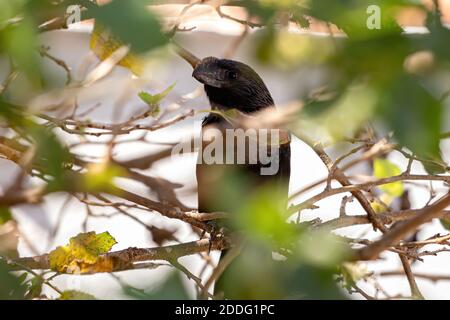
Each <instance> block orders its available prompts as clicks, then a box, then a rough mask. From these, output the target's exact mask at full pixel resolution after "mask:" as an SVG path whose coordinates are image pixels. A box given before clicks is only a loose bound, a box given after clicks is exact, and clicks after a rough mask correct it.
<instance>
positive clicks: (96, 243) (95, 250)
mask: <svg viewBox="0 0 450 320" xmlns="http://www.w3.org/2000/svg"><path fill="white" fill-rule="evenodd" d="M116 243H117V242H116V240H115V239H114V238H113V237H112V236H111V235H110V234H109V233H108V232H103V233H100V234H96V233H95V232H88V233H80V234H78V235H77V236H76V237H73V238H71V239H70V241H69V244H68V245H65V246H60V247H58V248H56V249H55V250H53V251H52V252H50V254H49V261H50V267H51V269H53V270H56V271H58V272H63V273H77V272H79V273H84V271H85V269H89V266H91V265H95V264H96V263H97V262H98V261H99V256H100V255H102V254H105V253H107V252H109V250H111V248H112V246H113V245H115V244H116ZM111 268H112V266H109V265H108V266H107V267H106V268H105V270H104V271H110V269H111ZM106 269H108V270H106ZM98 271H100V270H98Z"/></svg>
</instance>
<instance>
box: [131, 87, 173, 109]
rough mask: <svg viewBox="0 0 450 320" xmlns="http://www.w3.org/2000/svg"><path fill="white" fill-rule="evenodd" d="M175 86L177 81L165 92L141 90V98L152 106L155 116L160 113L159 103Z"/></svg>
mask: <svg viewBox="0 0 450 320" xmlns="http://www.w3.org/2000/svg"><path fill="white" fill-rule="evenodd" d="M174 87H175V83H174V84H172V85H171V86H170V87H168V88H167V89H165V90H164V91H163V92H160V93H157V94H150V93H148V92H145V91H142V92H139V98H141V100H142V101H144V102H145V103H146V104H147V105H148V106H149V107H150V113H151V115H152V116H153V117H155V116H157V115H158V114H159V111H160V110H159V104H160V102H161V101H162V100H163V99H164V98H165V97H166V96H167V95H168V94H169V93H170V92H171V91H172V89H173V88H174Z"/></svg>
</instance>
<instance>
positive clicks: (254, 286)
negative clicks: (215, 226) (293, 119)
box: [217, 175, 348, 299]
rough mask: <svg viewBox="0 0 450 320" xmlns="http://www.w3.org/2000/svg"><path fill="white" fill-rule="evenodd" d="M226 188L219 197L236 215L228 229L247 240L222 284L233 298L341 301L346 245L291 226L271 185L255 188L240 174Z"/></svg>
mask: <svg viewBox="0 0 450 320" xmlns="http://www.w3.org/2000/svg"><path fill="white" fill-rule="evenodd" d="M224 185H225V189H226V190H228V192H227V193H226V194H225V195H220V198H221V199H222V200H221V201H222V202H226V204H227V210H228V211H229V212H230V213H232V214H231V217H230V219H229V221H228V225H229V226H230V228H232V229H233V230H238V231H237V232H238V234H239V233H242V234H244V235H245V240H244V244H243V247H242V252H241V253H240V254H239V256H238V257H237V258H236V259H235V260H234V261H233V263H232V264H231V265H230V267H229V268H228V269H227V272H226V273H225V274H224V276H223V280H221V281H223V289H224V291H226V292H227V296H228V297H229V298H234V299H268V298H272V299H295V298H309V299H333V298H343V296H342V295H341V293H340V291H339V290H338V286H337V283H336V280H335V275H336V274H337V266H338V265H339V264H340V263H341V262H342V261H343V260H344V259H345V257H346V256H347V253H348V251H347V250H348V247H347V245H346V244H345V243H342V242H341V241H340V240H339V239H338V238H335V237H334V236H332V235H331V234H329V233H326V232H320V231H309V230H308V229H307V228H304V227H300V226H299V225H296V224H294V223H288V222H287V221H286V219H287V216H286V210H285V207H286V203H285V201H286V200H285V197H284V196H283V195H282V194H280V193H277V190H278V188H277V187H275V186H273V185H267V186H263V187H258V186H255V185H253V186H252V185H251V180H250V179H249V180H247V182H244V183H243V182H242V179H239V176H238V175H236V176H233V175H231V176H230V177H228V179H226V181H224ZM217 201H220V200H219V196H218V199H217ZM224 205H225V204H224ZM272 252H276V253H277V254H276V255H275V256H274V257H275V260H274V259H272ZM262 279H264V280H262Z"/></svg>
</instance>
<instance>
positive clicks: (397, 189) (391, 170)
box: [373, 159, 404, 197]
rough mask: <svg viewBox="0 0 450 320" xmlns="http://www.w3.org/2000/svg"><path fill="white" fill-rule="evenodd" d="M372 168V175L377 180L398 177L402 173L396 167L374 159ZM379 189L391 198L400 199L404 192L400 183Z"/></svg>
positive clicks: (388, 162) (382, 160) (385, 161)
mask: <svg viewBox="0 0 450 320" xmlns="http://www.w3.org/2000/svg"><path fill="white" fill-rule="evenodd" d="M373 168H374V172H373V175H374V176H375V177H376V178H378V179H384V178H389V177H392V176H398V175H399V174H401V172H402V171H401V170H400V168H399V167H398V166H396V165H395V164H393V163H392V162H390V161H389V160H385V159H375V161H374V163H373ZM380 189H381V190H383V191H384V192H386V193H387V194H389V195H391V196H393V197H400V196H401V195H402V194H403V192H404V187H403V183H402V182H401V181H397V182H392V183H388V184H385V185H382V186H380Z"/></svg>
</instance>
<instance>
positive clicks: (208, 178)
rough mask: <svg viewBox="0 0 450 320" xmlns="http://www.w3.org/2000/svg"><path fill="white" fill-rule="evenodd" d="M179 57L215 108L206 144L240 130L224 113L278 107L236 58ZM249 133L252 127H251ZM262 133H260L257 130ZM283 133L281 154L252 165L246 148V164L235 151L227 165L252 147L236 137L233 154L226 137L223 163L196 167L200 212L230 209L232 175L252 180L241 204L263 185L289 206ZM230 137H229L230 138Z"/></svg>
mask: <svg viewBox="0 0 450 320" xmlns="http://www.w3.org/2000/svg"><path fill="white" fill-rule="evenodd" d="M178 53H179V54H180V55H181V56H182V57H183V58H185V60H187V61H188V62H190V63H191V65H192V66H193V67H194V71H193V74H192V76H193V77H194V78H195V79H196V80H198V81H199V82H201V83H202V84H203V85H204V88H205V92H206V95H207V96H208V99H209V102H210V104H211V109H212V110H213V111H212V112H211V113H209V114H208V115H207V116H206V117H205V118H204V119H203V122H202V139H203V144H205V143H209V142H210V141H211V137H209V135H208V134H207V132H208V129H211V128H214V129H218V130H216V131H215V132H216V133H217V132H222V133H223V132H224V130H227V129H233V128H234V129H236V127H235V125H234V124H233V123H230V121H227V118H226V117H224V116H223V114H224V113H227V112H230V111H231V110H233V109H234V110H236V111H237V112H239V113H241V114H243V115H247V116H256V115H257V114H258V113H259V112H262V111H264V110H268V109H269V108H274V101H273V99H272V96H271V94H270V92H269V90H268V89H267V87H266V85H265V84H264V82H263V80H262V79H261V77H260V76H259V75H258V74H257V73H256V72H255V71H254V70H253V69H252V68H251V67H249V66H248V65H246V64H244V63H242V62H238V61H234V60H228V59H219V58H215V57H207V58H204V59H203V60H199V59H197V58H195V57H194V56H193V55H192V54H190V53H189V52H187V51H185V50H184V49H179V51H178ZM246 129H249V128H248V127H247V128H246ZM250 129H251V128H250ZM258 130H261V129H260V128H258ZM277 130H278V129H277ZM278 131H279V132H281V133H280V134H277V139H278V140H277V141H276V143H277V144H278V149H276V154H271V155H270V161H263V160H262V159H261V158H259V154H258V158H257V159H256V160H255V159H253V160H254V161H253V162H252V161H250V158H251V155H249V152H250V151H249V149H246V155H245V160H246V162H245V163H236V160H237V158H236V155H235V154H234V153H233V157H232V158H233V160H234V162H233V163H229V162H226V158H227V153H230V152H236V151H237V152H239V150H236V148H242V147H244V149H245V148H248V147H249V145H248V144H246V145H244V146H242V145H237V144H238V142H239V141H237V140H239V139H237V140H236V136H234V137H232V138H231V139H234V143H233V144H232V145H233V147H232V148H233V150H230V148H229V147H228V145H227V143H229V142H230V141H226V138H227V137H226V135H224V137H222V138H223V144H224V145H225V146H224V149H223V154H222V155H219V156H218V155H217V151H216V154H215V156H216V158H220V156H222V160H223V162H221V163H210V162H209V163H208V162H207V161H206V163H205V162H203V163H198V164H197V170H196V171H197V172H196V175H197V182H198V209H199V211H200V212H218V211H227V209H228V208H229V206H228V205H227V203H226V201H224V199H223V197H224V195H225V194H226V190H225V188H226V186H225V180H226V178H227V177H229V176H230V175H234V176H236V175H237V176H238V178H240V179H242V180H245V181H247V182H248V181H251V182H250V184H246V185H245V187H246V188H247V189H248V190H244V192H241V195H240V196H241V197H242V201H245V197H248V196H250V194H251V192H253V191H255V189H257V188H258V187H260V186H263V185H268V184H270V185H271V186H272V185H273V186H276V187H277V188H279V190H278V191H280V190H281V193H282V194H283V195H285V197H286V206H287V198H288V188H289V177H290V158H291V149H290V135H289V133H287V131H285V130H278ZM241 132H242V131H241ZM258 137H259V136H258ZM214 138H216V137H214ZM272 138H273V137H271V139H272ZM228 139H230V138H229V137H228ZM257 139H258V138H257ZM268 139H269V138H268ZM221 141H222V140H221ZM241 142H242V140H241ZM245 143H250V140H247V142H245ZM258 143H259V144H258V147H261V146H262V145H265V144H264V143H262V142H261V141H260V140H258ZM203 150H204V148H203ZM258 151H259V150H258ZM200 156H202V155H200ZM203 156H204V155H203ZM274 164H275V165H274ZM269 167H274V168H275V169H276V170H275V171H274V172H270V173H269V174H267V173H264V170H262V169H264V168H266V169H267V168H269ZM220 197H222V199H220ZM231 214H232V212H231ZM225 254H226V252H225V251H223V252H222V253H221V259H223V257H224V256H225ZM226 272H227V270H225V271H224V273H223V274H222V275H221V276H220V278H219V279H217V281H216V284H215V294H218V293H220V292H221V291H222V290H224V283H223V282H225V281H226V278H227V276H226ZM223 294H224V297H225V298H233V297H229V296H227V292H226V291H225V292H223Z"/></svg>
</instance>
